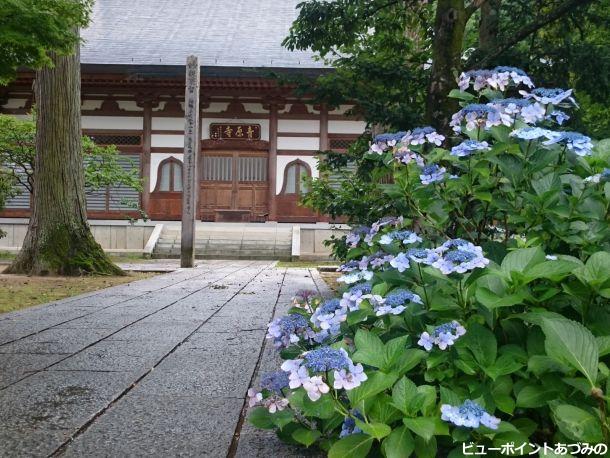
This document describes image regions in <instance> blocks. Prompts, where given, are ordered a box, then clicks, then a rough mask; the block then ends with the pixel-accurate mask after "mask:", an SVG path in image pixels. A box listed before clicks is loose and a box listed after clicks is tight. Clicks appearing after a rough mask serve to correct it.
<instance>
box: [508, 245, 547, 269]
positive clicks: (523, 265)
mask: <svg viewBox="0 0 610 458" xmlns="http://www.w3.org/2000/svg"><path fill="white" fill-rule="evenodd" d="M544 261H545V254H544V251H542V250H541V249H540V247H534V248H521V249H519V250H514V251H511V252H510V253H508V254H507V255H506V257H505V258H504V260H503V261H502V266H501V268H502V271H503V272H505V273H507V274H508V273H510V272H525V271H526V270H528V269H529V268H531V267H533V266H535V265H536V264H539V263H541V262H544Z"/></svg>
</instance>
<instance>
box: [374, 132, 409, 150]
mask: <svg viewBox="0 0 610 458" xmlns="http://www.w3.org/2000/svg"><path fill="white" fill-rule="evenodd" d="M405 134H406V132H395V133H386V134H379V135H377V136H375V138H374V139H373V144H372V145H371V148H370V151H371V152H373V153H376V154H383V152H384V151H387V150H388V149H389V148H392V147H394V146H396V144H397V143H399V142H400V141H401V139H402V138H403V137H404V136H405Z"/></svg>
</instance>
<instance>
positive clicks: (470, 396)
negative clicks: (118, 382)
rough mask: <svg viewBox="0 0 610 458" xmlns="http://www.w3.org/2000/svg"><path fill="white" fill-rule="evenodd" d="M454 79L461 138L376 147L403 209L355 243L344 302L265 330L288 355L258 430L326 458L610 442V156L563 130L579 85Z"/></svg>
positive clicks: (318, 305) (474, 75)
mask: <svg viewBox="0 0 610 458" xmlns="http://www.w3.org/2000/svg"><path fill="white" fill-rule="evenodd" d="M458 83H459V84H458V85H459V87H460V90H456V91H454V92H453V93H452V96H454V97H456V98H458V99H460V100H461V103H462V105H463V106H462V107H461V109H460V111H459V112H458V113H456V114H455V116H454V117H453V119H452V123H451V125H452V127H453V130H454V132H455V133H456V136H457V137H456V138H453V139H445V138H444V137H443V136H442V135H440V134H438V133H437V132H436V131H435V130H434V129H432V128H429V127H425V128H420V129H414V130H412V131H409V132H399V133H388V134H384V135H380V136H378V137H376V138H375V139H374V141H373V143H372V144H371V146H370V150H369V151H368V153H367V157H368V158H369V160H371V161H373V162H374V163H375V166H376V167H377V168H379V169H385V170H387V171H389V172H391V174H392V176H393V183H391V184H388V185H384V191H385V193H386V194H387V196H388V199H393V200H396V201H400V202H401V203H402V206H403V207H404V213H403V215H402V216H388V217H385V218H383V219H381V220H380V221H378V222H376V223H375V224H373V225H372V226H371V227H357V228H354V230H353V232H352V233H350V234H349V235H348V236H347V237H346V239H345V243H346V245H347V248H348V251H347V253H348V254H347V258H346V259H345V260H344V262H343V264H342V265H341V267H340V269H339V271H340V272H341V277H340V278H339V280H340V281H341V282H343V283H344V284H345V289H344V291H343V292H342V293H341V295H340V297H338V298H335V299H326V300H322V299H321V298H318V297H316V295H315V293H312V292H299V293H298V294H297V296H296V297H295V300H294V303H293V305H294V306H293V307H292V308H291V309H290V312H289V314H288V315H287V316H285V317H281V318H278V319H276V320H274V321H273V322H272V323H271V324H270V325H269V331H268V338H269V339H270V340H272V341H273V343H274V345H275V346H276V347H277V348H278V350H279V351H280V354H281V356H282V358H283V359H284V362H283V364H282V365H281V367H280V368H279V369H278V372H277V373H273V374H267V375H265V376H263V377H262V379H261V386H260V389H258V390H251V391H250V392H249V396H250V405H251V406H258V407H256V408H255V409H254V410H252V412H251V415H250V421H251V422H252V423H253V424H254V425H256V426H258V427H260V428H266V429H276V430H277V434H278V436H279V437H280V438H281V439H282V440H284V441H286V442H288V443H293V444H302V445H304V446H307V447H309V446H313V445H314V444H315V445H316V446H317V447H319V448H320V449H322V450H324V451H325V452H327V453H328V455H329V456H330V457H363V456H385V457H388V458H393V457H406V456H411V455H413V454H414V455H416V456H418V457H434V456H451V457H457V456H463V448H462V446H463V444H475V445H483V446H487V447H490V446H493V447H502V446H503V445H505V444H513V446H514V450H513V449H510V450H513V454H515V455H519V454H529V453H531V452H532V450H535V449H534V447H536V444H540V445H541V444H544V443H547V444H557V443H563V444H565V443H577V442H587V443H590V444H597V443H607V442H608V440H609V434H610V417H609V416H608V412H609V408H610V406H609V403H610V398H609V396H608V393H609V392H610V377H609V376H610V369H609V367H608V364H609V363H610V303H609V299H610V250H609V244H610V237H609V235H610V229H609V225H608V206H609V204H608V201H609V198H610V171H608V168H607V167H608V154H607V152H606V153H605V154H604V153H603V152H598V151H596V150H595V147H594V144H593V142H592V140H591V139H589V138H588V137H585V136H583V135H581V134H578V133H575V132H567V131H562V130H559V126H560V125H562V124H563V123H564V122H565V120H566V119H568V117H569V115H568V114H567V113H566V112H565V111H564V110H567V109H569V108H572V107H575V106H576V101H575V100H574V98H573V96H572V93H571V91H569V90H561V89H544V88H534V85H533V83H532V81H531V80H530V78H529V77H528V76H527V75H526V74H525V73H524V72H522V71H521V70H519V69H514V68H507V67H497V68H495V69H493V70H479V71H474V72H468V73H465V74H463V75H461V76H460V79H459V82H458ZM441 145H446V146H447V147H441ZM503 453H504V454H506V449H505V451H504V452H503ZM509 454H510V453H509Z"/></svg>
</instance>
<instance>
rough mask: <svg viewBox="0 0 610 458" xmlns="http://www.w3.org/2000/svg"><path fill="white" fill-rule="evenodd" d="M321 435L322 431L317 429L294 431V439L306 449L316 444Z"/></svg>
mask: <svg viewBox="0 0 610 458" xmlns="http://www.w3.org/2000/svg"><path fill="white" fill-rule="evenodd" d="M321 435H322V434H321V433H320V431H318V430H316V429H314V430H311V429H307V428H299V429H297V430H295V431H293V433H292V438H293V439H294V440H295V441H297V442H298V443H300V444H303V445H304V446H305V447H309V446H310V445H311V444H313V443H315V442H316V441H317V440H318V438H319V437H320V436H321Z"/></svg>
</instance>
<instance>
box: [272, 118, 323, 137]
mask: <svg viewBox="0 0 610 458" xmlns="http://www.w3.org/2000/svg"><path fill="white" fill-rule="evenodd" d="M277 130H278V132H298V133H304V132H305V133H312V134H317V133H319V132H320V121H318V120H309V119H278V121H277Z"/></svg>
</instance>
